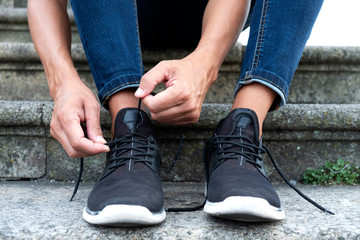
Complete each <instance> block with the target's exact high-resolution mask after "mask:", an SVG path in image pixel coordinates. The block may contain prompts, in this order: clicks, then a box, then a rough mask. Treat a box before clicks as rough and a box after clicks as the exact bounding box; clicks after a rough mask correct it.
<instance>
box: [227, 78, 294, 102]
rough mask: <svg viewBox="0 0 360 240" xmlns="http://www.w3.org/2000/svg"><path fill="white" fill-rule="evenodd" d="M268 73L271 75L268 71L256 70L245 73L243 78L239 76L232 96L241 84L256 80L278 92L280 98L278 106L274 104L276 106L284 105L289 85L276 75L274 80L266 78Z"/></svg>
mask: <svg viewBox="0 0 360 240" xmlns="http://www.w3.org/2000/svg"><path fill="white" fill-rule="evenodd" d="M258 73H259V74H258ZM264 73H266V74H264ZM264 75H266V76H265V77H264ZM269 75H273V74H271V73H270V72H267V71H256V72H255V73H254V72H253V73H252V74H251V75H248V74H246V76H245V77H244V78H240V79H239V81H238V83H237V84H236V87H235V91H234V97H235V96H236V94H237V93H238V91H239V90H240V88H241V87H242V86H243V85H246V84H250V83H253V82H258V83H260V84H263V85H264V86H266V87H268V88H270V89H271V90H273V91H274V92H276V93H277V94H278V96H279V98H280V102H279V104H278V106H276V108H277V107H282V106H284V105H285V104H286V100H287V96H288V89H289V86H287V84H286V82H285V81H283V80H282V79H280V78H278V77H276V79H274V81H271V80H269V79H268V78H267V77H269Z"/></svg>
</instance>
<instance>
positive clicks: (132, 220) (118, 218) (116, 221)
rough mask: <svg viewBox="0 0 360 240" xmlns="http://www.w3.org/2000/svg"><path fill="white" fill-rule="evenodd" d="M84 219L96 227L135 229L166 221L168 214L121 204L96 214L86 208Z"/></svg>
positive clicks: (110, 206) (107, 207) (108, 207)
mask: <svg viewBox="0 0 360 240" xmlns="http://www.w3.org/2000/svg"><path fill="white" fill-rule="evenodd" d="M83 218H84V220H85V221H87V222H88V223H91V224H94V225H104V226H119V227H135V226H145V225H155V224H159V223H161V222H163V221H164V220H165V218H166V212H165V210H164V209H162V210H161V211H160V212H158V213H152V212H150V211H149V209H147V208H146V207H142V206H134V205H125V204H119V205H109V206H106V207H105V208H104V209H103V210H102V211H100V212H96V213H89V212H88V211H87V210H86V207H85V208H84V210H83Z"/></svg>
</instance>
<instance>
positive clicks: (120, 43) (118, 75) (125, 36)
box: [71, 0, 323, 106]
mask: <svg viewBox="0 0 360 240" xmlns="http://www.w3.org/2000/svg"><path fill="white" fill-rule="evenodd" d="M254 2H255V1H253V3H254ZM322 2H323V0H315V1H313V0H294V1H277V0H257V1H256V2H255V5H254V6H253V8H252V11H251V12H252V14H251V15H252V16H251V25H250V29H251V30H250V37H249V42H248V46H247V48H246V52H245V56H244V59H243V66H242V70H241V75H240V79H239V81H238V83H237V85H236V88H235V94H236V93H237V92H238V90H239V89H240V88H241V86H243V85H244V84H248V83H251V82H259V83H262V84H264V85H266V86H268V87H270V88H271V89H273V90H274V91H275V92H277V93H278V95H279V99H280V103H278V104H280V106H282V105H284V104H285V103H286V99H287V96H288V91H289V85H290V82H291V79H292V77H293V74H294V72H295V70H296V68H297V65H298V62H299V60H300V57H301V54H302V51H303V49H304V46H305V43H306V41H307V39H308V37H309V35H310V32H311V29H312V26H313V24H314V22H315V19H316V17H317V15H318V12H319V11H320V8H321V5H322ZM206 4H207V0H196V1H194V0H137V1H136V0H133V1H121V0H108V1H99V0H87V1H80V0H71V5H72V8H73V11H74V15H75V20H76V23H77V26H78V30H79V34H80V37H81V40H82V43H83V46H84V50H85V53H86V56H87V59H88V62H89V66H90V69H91V72H92V75H93V77H94V81H95V84H96V86H97V89H98V91H99V98H100V102H101V103H102V104H103V105H105V106H106V102H107V100H108V99H109V97H110V96H111V95H112V94H114V93H116V92H118V91H120V90H122V89H125V88H130V87H137V86H139V82H140V78H141V76H142V74H143V73H144V68H143V62H142V56H141V49H144V48H169V47H174V48H190V49H194V48H195V47H196V45H197V42H198V41H199V39H200V35H201V24H202V16H203V12H204V9H205V7H206ZM252 5H253V4H252ZM140 39H141V41H140ZM140 42H141V45H140Z"/></svg>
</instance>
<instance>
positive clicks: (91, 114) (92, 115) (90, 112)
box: [85, 104, 106, 144]
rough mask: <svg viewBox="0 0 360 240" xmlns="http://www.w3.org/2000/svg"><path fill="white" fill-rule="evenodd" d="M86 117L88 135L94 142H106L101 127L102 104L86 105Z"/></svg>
mask: <svg viewBox="0 0 360 240" xmlns="http://www.w3.org/2000/svg"><path fill="white" fill-rule="evenodd" d="M85 119H86V120H85V121H86V133H87V137H88V138H89V139H90V140H92V141H93V142H96V143H102V144H105V143H106V140H105V139H104V137H103V133H102V131H101V127H100V106H99V105H98V104H96V105H93V106H88V105H85Z"/></svg>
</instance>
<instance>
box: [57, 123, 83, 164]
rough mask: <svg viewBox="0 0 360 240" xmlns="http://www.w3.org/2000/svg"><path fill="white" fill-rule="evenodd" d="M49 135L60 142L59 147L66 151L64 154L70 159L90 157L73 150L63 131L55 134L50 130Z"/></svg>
mask: <svg viewBox="0 0 360 240" xmlns="http://www.w3.org/2000/svg"><path fill="white" fill-rule="evenodd" d="M50 133H51V135H52V136H53V137H54V138H55V139H56V140H58V141H59V142H60V144H61V146H62V147H63V148H64V150H65V151H66V153H67V154H68V155H69V156H70V157H71V158H79V157H88V156H90V155H89V154H87V153H85V152H81V151H78V150H75V149H74V148H73V147H72V146H71V144H70V142H69V141H68V139H67V137H66V135H65V133H64V132H63V131H61V132H57V133H56V132H55V131H54V130H52V129H50Z"/></svg>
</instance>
